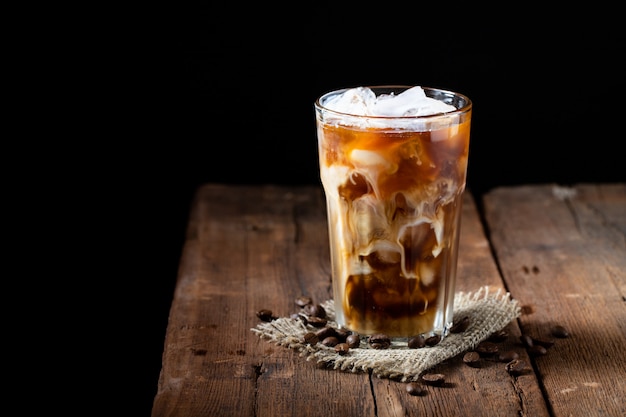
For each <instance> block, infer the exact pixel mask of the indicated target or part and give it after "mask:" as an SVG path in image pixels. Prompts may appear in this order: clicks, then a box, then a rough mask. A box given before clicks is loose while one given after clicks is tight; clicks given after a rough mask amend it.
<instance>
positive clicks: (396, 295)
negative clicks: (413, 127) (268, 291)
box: [319, 117, 469, 337]
mask: <svg viewBox="0 0 626 417" xmlns="http://www.w3.org/2000/svg"><path fill="white" fill-rule="evenodd" d="M320 127H321V129H322V130H321V131H320V148H319V149H320V170H321V176H322V182H323V184H324V187H325V190H326V194H327V199H328V201H327V204H328V212H329V221H330V224H329V227H330V229H329V232H330V234H331V251H332V253H334V254H335V255H334V256H335V257H339V258H341V259H339V260H337V259H336V260H335V262H334V265H335V266H334V270H333V274H334V276H333V280H334V281H333V282H334V287H333V290H334V292H335V302H336V306H337V307H339V305H338V304H337V303H338V302H341V306H342V310H343V313H340V314H338V321H340V324H343V325H345V326H346V327H348V328H350V329H352V330H354V331H357V332H360V333H363V334H372V333H376V332H382V333H386V334H388V335H389V336H404V337H408V336H411V335H417V334H421V333H424V332H427V331H430V330H432V329H433V328H434V327H436V326H435V322H436V320H438V319H440V318H438V316H441V315H442V314H443V315H445V311H446V308H447V307H446V306H447V305H448V304H449V303H451V301H450V300H449V299H450V297H452V296H453V295H454V294H453V293H454V291H453V289H454V280H455V273H456V253H455V251H456V248H457V241H458V237H459V236H458V233H459V226H460V224H459V221H460V213H461V203H462V192H463V190H464V188H465V176H466V171H467V158H468V151H469V117H468V119H467V121H463V120H461V123H460V124H456V125H452V126H449V127H444V128H441V129H438V130H432V131H426V132H408V131H402V130H391V129H385V130H383V129H373V128H370V129H358V128H354V127H348V126H342V125H337V124H334V125H325V124H322V125H321V126H320ZM450 311H451V310H450ZM342 314H343V317H341V316H342ZM447 320H450V321H451V320H452V317H448V318H447ZM342 321H343V322H342Z"/></svg>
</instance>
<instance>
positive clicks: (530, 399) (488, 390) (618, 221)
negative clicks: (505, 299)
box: [152, 184, 626, 417]
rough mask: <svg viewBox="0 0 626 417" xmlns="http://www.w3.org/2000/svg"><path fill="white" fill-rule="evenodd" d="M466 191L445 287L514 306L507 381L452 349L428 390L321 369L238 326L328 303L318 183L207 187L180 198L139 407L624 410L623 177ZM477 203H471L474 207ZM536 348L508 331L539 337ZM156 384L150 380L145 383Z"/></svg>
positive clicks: (233, 412)
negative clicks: (483, 292)
mask: <svg viewBox="0 0 626 417" xmlns="http://www.w3.org/2000/svg"><path fill="white" fill-rule="evenodd" d="M477 203H478V202H477V201H476V200H475V199H474V197H473V196H472V194H471V193H470V192H467V193H466V194H465V205H464V212H463V216H464V217H463V224H462V234H461V245H462V246H461V250H460V259H459V265H458V282H457V290H458V291H473V290H476V289H478V288H479V287H481V286H485V285H489V286H494V287H501V288H503V289H505V290H506V291H508V292H510V293H511V296H512V298H514V299H515V300H517V301H519V303H520V305H521V306H522V313H523V314H522V315H521V316H520V317H519V319H517V320H514V321H512V322H511V323H510V324H509V325H508V326H507V328H506V330H507V331H508V333H509V336H508V338H507V340H505V341H504V342H500V349H502V350H514V351H516V352H518V353H519V355H520V358H522V359H524V360H526V361H528V363H530V364H531V365H532V370H531V372H530V373H527V374H524V375H519V376H514V375H511V374H510V373H508V372H507V371H506V370H505V364H504V363H501V362H498V361H496V360H491V361H489V360H485V361H483V363H482V365H481V367H479V368H474V367H471V366H468V365H467V364H465V363H463V361H462V356H463V355H459V356H458V357H454V358H452V359H450V360H447V361H445V362H443V363H441V364H440V365H437V366H436V368H435V369H433V371H436V372H438V373H443V374H444V375H446V384H445V385H444V386H442V387H433V386H426V395H423V396H411V395H408V393H407V391H406V383H402V382H399V381H394V380H390V379H382V378H377V377H375V376H372V375H370V374H368V373H348V372H341V371H335V370H329V369H321V368H320V367H319V366H316V364H315V362H314V361H307V360H305V359H304V358H302V357H300V356H299V355H298V353H297V352H295V351H294V350H291V349H288V348H285V347H281V346H277V345H275V344H272V343H270V342H268V341H266V340H263V339H260V338H259V337H258V336H257V335H255V334H254V333H253V332H251V330H250V329H251V328H253V327H255V326H256V325H257V324H258V323H259V318H258V317H257V315H256V312H257V311H259V310H261V309H271V310H272V311H273V312H274V313H275V314H276V315H280V316H288V315H290V314H291V313H293V312H295V311H296V309H295V307H296V306H295V304H294V300H295V298H296V297H298V296H300V295H308V296H310V297H312V298H313V299H314V300H320V301H321V300H327V299H330V298H331V286H330V270H329V259H328V258H329V253H328V242H327V239H328V237H327V236H328V235H327V229H326V217H325V216H326V215H325V203H324V200H323V194H322V190H321V188H320V187H279V186H271V185H267V186H227V185H220V184H206V185H204V186H202V187H200V188H199V189H198V190H197V193H196V198H195V200H194V202H193V204H192V209H191V213H190V220H189V224H188V229H187V235H186V242H185V246H184V249H183V253H182V257H181V262H180V269H179V273H178V281H177V285H176V290H175V293H174V294H173V301H172V305H171V310H170V317H169V324H168V327H167V332H166V338H165V343H164V353H163V363H162V370H161V375H160V378H159V380H158V392H157V394H156V396H155V399H154V404H153V409H152V417H163V416H181V417H192V416H258V417H262V416H271V417H275V416H299V417H303V416H315V417H319V416H359V417H364V416H378V417H381V416H446V417H449V416H532V417H540V416H564V417H565V416H585V417H590V416H612V417H618V416H622V417H623V416H625V415H626V184H579V185H576V186H574V187H559V186H557V185H553V184H545V185H533V186H518V187H507V188H496V189H493V190H491V191H490V192H489V193H488V194H486V195H484V196H483V199H482V204H477ZM479 208H481V209H480V210H479ZM555 325H562V326H564V327H565V328H566V329H567V330H568V331H569V337H567V338H561V339H555V343H554V345H553V346H552V347H550V348H549V349H548V350H547V353H546V354H545V355H542V356H535V355H532V354H529V352H528V350H527V349H526V348H525V347H524V345H522V344H521V342H520V335H522V334H529V335H533V336H536V337H544V336H549V334H550V331H551V329H552V327H553V326H555ZM156 382H157V381H155V383H156Z"/></svg>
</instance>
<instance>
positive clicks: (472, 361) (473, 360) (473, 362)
mask: <svg viewBox="0 0 626 417" xmlns="http://www.w3.org/2000/svg"><path fill="white" fill-rule="evenodd" d="M463 362H464V363H466V364H468V365H469V366H471V367H474V368H476V367H478V366H479V365H480V355H479V354H478V352H474V351H472V352H467V353H466V354H465V355H463Z"/></svg>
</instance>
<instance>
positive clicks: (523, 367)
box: [505, 359, 530, 376]
mask: <svg viewBox="0 0 626 417" xmlns="http://www.w3.org/2000/svg"><path fill="white" fill-rule="evenodd" d="M505 369H506V370H507V372H508V373H510V374H511V375H513V376H519V375H524V374H527V373H530V367H529V366H528V364H527V363H526V362H525V361H523V360H522V359H513V360H512V361H511V362H509V363H507V364H506V365H505Z"/></svg>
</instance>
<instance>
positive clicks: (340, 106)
mask: <svg viewBox="0 0 626 417" xmlns="http://www.w3.org/2000/svg"><path fill="white" fill-rule="evenodd" d="M375 101H376V94H374V92H373V91H372V90H371V89H369V88H365V87H358V88H351V89H349V90H346V91H345V92H343V93H342V94H338V95H336V96H332V97H330V98H329V99H328V101H326V102H325V103H324V107H326V108H327V109H330V110H334V111H336V112H340V113H347V114H355V115H362V116H366V115H369V114H370V113H371V110H369V107H370V106H371V105H372V104H373V103H374V102H375Z"/></svg>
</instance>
